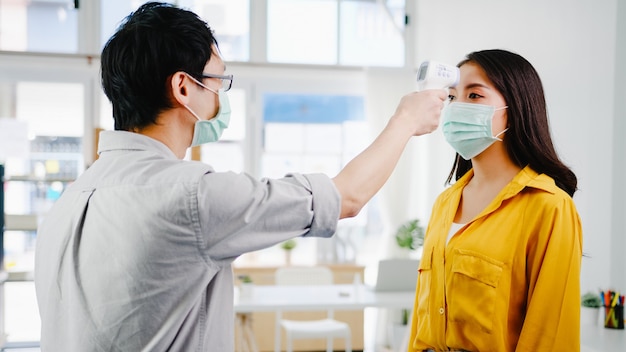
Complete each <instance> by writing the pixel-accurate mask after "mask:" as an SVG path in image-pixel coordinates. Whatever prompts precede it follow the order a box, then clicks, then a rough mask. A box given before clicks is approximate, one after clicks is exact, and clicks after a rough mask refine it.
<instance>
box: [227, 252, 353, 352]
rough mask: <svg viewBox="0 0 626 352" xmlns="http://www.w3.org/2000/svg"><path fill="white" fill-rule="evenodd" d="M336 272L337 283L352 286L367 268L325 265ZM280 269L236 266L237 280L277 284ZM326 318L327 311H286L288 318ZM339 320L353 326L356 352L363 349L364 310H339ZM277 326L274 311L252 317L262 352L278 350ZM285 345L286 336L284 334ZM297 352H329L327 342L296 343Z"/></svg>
mask: <svg viewBox="0 0 626 352" xmlns="http://www.w3.org/2000/svg"><path fill="white" fill-rule="evenodd" d="M324 266H327V267H329V268H330V269H331V270H332V271H333V279H334V283H335V284H350V283H353V282H354V277H355V275H360V277H361V278H363V273H364V267H363V266H358V265H349V264H324ZM276 269H278V267H277V266H264V267H253V266H250V267H237V266H236V267H234V268H233V272H234V274H235V278H237V277H238V276H239V275H248V276H249V277H250V278H251V279H252V282H253V283H254V284H255V285H274V272H275V271H276ZM325 317H326V312H325V311H323V312H283V318H285V319H294V320H298V319H300V320H302V319H322V318H325ZM335 319H337V320H341V321H344V322H346V323H348V324H350V328H351V330H352V331H351V333H352V349H353V350H355V351H359V350H363V345H364V343H363V341H364V339H363V311H362V310H359V311H354V310H350V311H341V310H337V311H335ZM275 326H276V315H275V313H273V312H272V313H270V312H256V313H253V314H252V329H253V332H254V336H255V339H256V343H257V346H258V348H259V350H260V351H274V336H275V335H274V334H275V330H274V329H275ZM281 337H282V339H283V341H282V342H281V346H283V348H284V346H286V345H285V339H284V337H285V334H284V333H281ZM293 347H294V351H325V350H326V341H325V340H295V341H294V344H293ZM343 348H344V343H343V341H341V339H337V340H336V341H335V349H343Z"/></svg>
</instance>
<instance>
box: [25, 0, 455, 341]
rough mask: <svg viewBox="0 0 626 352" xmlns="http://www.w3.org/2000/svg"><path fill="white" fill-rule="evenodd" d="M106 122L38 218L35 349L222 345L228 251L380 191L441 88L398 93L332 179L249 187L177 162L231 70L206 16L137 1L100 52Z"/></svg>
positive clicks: (321, 219)
mask: <svg viewBox="0 0 626 352" xmlns="http://www.w3.org/2000/svg"><path fill="white" fill-rule="evenodd" d="M101 60H102V67H101V70H102V85H103V88H104V91H105V93H106V95H107V97H108V98H109V99H110V100H111V103H112V105H113V117H114V119H115V131H108V132H103V133H102V134H101V135H100V142H99V146H98V149H99V154H100V157H99V159H98V160H97V161H96V162H95V163H94V164H93V165H92V166H91V167H90V168H89V169H88V170H87V171H85V173H84V174H83V175H81V177H79V178H78V180H76V182H75V183H74V184H73V185H72V186H71V187H69V188H68V189H67V190H66V191H65V192H64V194H63V195H62V196H61V198H60V199H59V200H58V201H57V202H56V204H55V206H54V207H53V209H52V210H51V212H50V213H49V214H48V216H47V217H46V219H45V221H44V222H43V224H42V225H41V226H40V229H39V233H38V241H37V252H36V266H35V284H36V290H37V299H38V303H39V310H40V314H41V321H42V329H41V347H42V350H44V351H80V352H84V351H165V350H171V351H220V352H221V351H232V350H233V343H234V336H233V335H234V333H233V324H234V322H233V316H234V314H233V274H232V268H231V263H232V261H233V260H234V259H235V258H237V257H238V256H239V255H241V254H243V253H246V252H249V251H254V250H258V249H261V248H266V247H270V246H272V245H275V244H277V243H280V242H282V241H285V240H287V239H290V238H294V237H297V236H319V237H329V236H332V234H333V233H334V232H335V229H336V226H337V221H338V219H340V218H345V217H351V216H355V215H356V214H357V213H358V212H359V210H360V209H361V208H362V207H363V206H364V205H365V203H366V202H367V201H369V200H370V199H371V197H372V196H373V195H374V194H375V193H376V192H377V191H378V190H379V189H380V187H382V185H383V184H384V182H385V181H386V180H387V178H388V177H389V175H390V174H391V172H392V170H393V168H394V167H395V165H396V163H397V160H398V158H399V157H400V154H401V153H402V150H403V149H404V147H405V145H406V143H407V142H408V140H409V139H410V137H411V136H413V135H421V134H424V133H429V132H431V131H433V130H434V129H435V128H436V127H437V124H438V120H439V114H440V110H441V108H442V106H443V101H444V99H445V98H446V93H445V92H444V91H443V90H441V91H430V92H424V93H413V94H409V95H407V96H405V97H403V98H402V100H401V102H400V104H399V106H398V107H397V110H396V112H395V114H394V115H393V116H392V117H391V119H390V120H389V122H388V124H387V126H386V127H385V129H384V130H383V131H382V133H381V134H380V135H379V136H378V138H377V139H376V140H375V141H374V142H373V144H372V145H371V146H370V147H368V148H367V149H366V150H365V151H363V153H361V154H360V155H358V156H357V157H356V158H355V159H354V160H352V161H351V162H350V163H349V164H348V165H346V167H345V168H344V169H343V170H342V171H341V172H340V173H339V174H338V175H337V176H336V177H334V178H332V179H330V178H329V177H327V176H325V175H321V174H312V175H302V174H292V175H288V176H286V177H284V178H282V179H276V180H261V181H258V180H255V179H253V178H252V177H250V176H249V175H246V174H235V173H231V172H215V171H214V170H213V169H212V168H211V167H210V166H208V165H206V164H203V163H199V162H189V161H184V160H182V159H183V157H184V155H185V151H186V150H187V148H188V147H189V146H192V145H198V144H202V143H206V142H212V141H216V140H218V139H219V137H220V135H221V131H222V130H223V128H225V127H226V126H228V122H229V114H230V107H229V104H228V96H227V95H226V94H225V91H227V90H228V89H229V88H230V85H231V83H232V76H227V75H225V74H224V70H225V67H224V62H223V61H222V58H221V57H220V56H219V51H218V47H217V42H216V40H215V38H214V37H213V35H212V32H211V30H210V28H209V27H208V25H207V24H206V23H205V22H204V21H202V20H201V19H200V18H198V17H197V16H196V15H195V14H193V13H192V12H189V11H185V10H182V9H178V8H176V7H174V6H172V5H169V4H160V3H148V4H145V5H143V6H141V7H140V8H139V9H138V10H137V11H136V12H135V13H133V14H131V15H130V16H129V17H128V18H127V19H126V21H125V22H124V23H123V24H122V25H121V27H120V28H119V29H118V31H117V32H116V33H115V35H113V37H112V38H111V39H110V40H109V42H108V43H107V44H106V46H105V48H104V49H103V52H102V59H101Z"/></svg>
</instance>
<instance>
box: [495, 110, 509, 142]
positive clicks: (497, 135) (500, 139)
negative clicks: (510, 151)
mask: <svg viewBox="0 0 626 352" xmlns="http://www.w3.org/2000/svg"><path fill="white" fill-rule="evenodd" d="M508 107H509V106H508V105H505V106H503V107H501V108H497V109H495V110H494V111H500V110H504V109H506V108H508ZM508 130H509V128H508V127H507V128H505V129H504V130H502V132H500V133H498V134H496V135H495V136H493V138H495V139H497V140H499V141H500V142H502V138H499V137H500V135H501V134H503V133H504V132H506V131H508Z"/></svg>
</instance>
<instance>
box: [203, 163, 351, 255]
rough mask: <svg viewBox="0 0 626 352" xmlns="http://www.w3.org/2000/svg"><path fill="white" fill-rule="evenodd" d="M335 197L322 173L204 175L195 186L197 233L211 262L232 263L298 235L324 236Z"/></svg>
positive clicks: (329, 230) (331, 227) (331, 226)
mask: <svg viewBox="0 0 626 352" xmlns="http://www.w3.org/2000/svg"><path fill="white" fill-rule="evenodd" d="M340 207H341V198H340V196H339V192H338V191H337V189H336V187H335V185H334V183H333V182H332V180H331V179H330V178H329V177H328V176H326V175H323V174H307V175H303V174H290V175H287V176H285V177H284V178H280V179H262V180H256V179H254V178H253V177H252V176H250V175H247V174H236V173H232V172H226V173H208V174H206V175H205V176H204V177H203V180H202V181H201V183H200V185H199V187H198V209H199V223H200V224H199V227H200V228H199V230H198V231H200V233H201V238H202V240H203V242H204V243H203V245H204V246H205V251H206V253H208V255H209V256H210V257H211V258H212V259H213V260H219V259H234V258H236V257H237V256H239V255H241V254H243V253H247V252H250V251H255V250H259V249H262V248H267V247H270V246H272V245H275V244H278V243H280V242H283V241H285V240H287V239H290V238H294V237H298V236H314V237H330V236H332V235H333V234H334V233H335V231H336V229H337V222H338V220H339V212H340Z"/></svg>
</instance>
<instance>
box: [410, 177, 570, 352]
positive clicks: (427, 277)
mask: <svg viewBox="0 0 626 352" xmlns="http://www.w3.org/2000/svg"><path fill="white" fill-rule="evenodd" d="M472 175H473V171H472V170H470V171H469V172H468V173H467V174H466V175H465V176H463V177H462V178H461V179H459V180H458V181H457V182H456V183H455V184H454V185H452V186H451V187H450V188H448V189H447V190H445V191H444V192H443V193H442V194H441V195H440V196H439V197H438V198H437V201H436V202H435V205H434V207H433V211H432V215H431V218H430V222H429V226H428V229H427V232H426V239H425V243H424V252H423V256H422V260H421V263H420V268H419V276H418V280H417V281H418V282H417V289H416V296H415V305H414V310H413V313H414V314H413V320H412V326H411V339H410V343H409V351H422V350H424V349H435V350H447V349H462V350H467V351H481V352H484V351H498V352H500V351H533V352H536V351H579V350H580V279H579V277H580V264H581V257H582V229H581V223H580V218H579V216H578V212H577V211H576V207H575V205H574V202H573V200H572V198H571V197H570V196H569V195H568V194H567V193H565V192H564V191H563V190H561V189H560V188H558V187H557V186H556V185H555V183H554V180H553V179H552V178H550V177H549V176H546V175H543V174H541V175H539V174H537V173H536V172H535V171H534V170H532V169H530V168H529V167H526V168H524V169H523V170H521V171H520V172H519V173H518V174H517V176H516V177H515V178H514V179H513V180H512V181H511V182H510V183H509V184H508V185H507V186H506V187H505V188H504V189H503V190H502V191H501V192H500V193H499V194H498V196H496V198H495V199H494V200H493V201H492V202H491V204H489V205H488V206H487V207H486V208H485V209H484V210H483V211H482V212H481V213H480V214H479V215H478V216H476V218H474V219H473V220H472V221H471V222H469V223H468V224H467V225H465V226H464V227H463V228H462V229H461V230H460V231H459V232H458V233H457V234H456V235H454V237H452V238H451V239H450V242H449V243H448V245H447V246H446V238H447V235H448V231H449V229H450V226H451V224H452V222H453V220H454V216H455V214H456V210H457V207H458V204H459V201H460V198H461V193H462V190H463V187H464V186H465V185H466V184H467V182H468V181H469V180H470V179H471V177H472Z"/></svg>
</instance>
